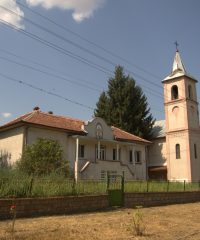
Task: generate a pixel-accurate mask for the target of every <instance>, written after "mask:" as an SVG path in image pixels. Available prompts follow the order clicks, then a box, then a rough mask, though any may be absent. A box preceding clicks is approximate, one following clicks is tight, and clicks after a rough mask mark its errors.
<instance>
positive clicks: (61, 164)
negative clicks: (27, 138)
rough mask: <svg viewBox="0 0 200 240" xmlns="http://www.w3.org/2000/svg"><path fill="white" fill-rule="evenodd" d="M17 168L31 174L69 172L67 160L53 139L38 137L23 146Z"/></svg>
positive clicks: (66, 173)
mask: <svg viewBox="0 0 200 240" xmlns="http://www.w3.org/2000/svg"><path fill="white" fill-rule="evenodd" d="M17 168H18V169H19V170H21V171H23V172H25V173H28V174H33V175H48V174H50V173H52V172H57V173H64V174H65V175H68V174H69V168H68V164H67V161H66V160H64V158H63V150H62V148H61V146H60V144H59V143H58V141H55V140H49V139H41V138H40V139H38V140H37V141H36V142H35V143H33V144H32V145H29V146H27V147H26V148H25V150H24V152H23V153H22V157H21V159H20V160H19V161H18V162H17Z"/></svg>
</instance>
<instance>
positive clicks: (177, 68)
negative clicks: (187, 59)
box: [162, 50, 197, 82]
mask: <svg viewBox="0 0 200 240" xmlns="http://www.w3.org/2000/svg"><path fill="white" fill-rule="evenodd" d="M182 76H187V77H189V78H191V79H193V80H194V81H196V82H197V80H196V79H195V78H194V77H193V76H191V75H190V74H188V73H187V71H186V68H185V66H184V64H183V61H182V59H181V56H180V53H179V51H178V50H177V51H176V54H175V57H174V62H173V66H172V72H171V74H170V75H169V76H167V77H166V78H165V79H164V80H163V81H162V82H165V81H167V80H171V79H174V78H177V77H182Z"/></svg>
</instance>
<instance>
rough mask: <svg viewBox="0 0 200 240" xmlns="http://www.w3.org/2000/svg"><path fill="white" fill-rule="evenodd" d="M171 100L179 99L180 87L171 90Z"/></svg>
mask: <svg viewBox="0 0 200 240" xmlns="http://www.w3.org/2000/svg"><path fill="white" fill-rule="evenodd" d="M171 98H172V100H175V99H178V87H177V86H176V85H173V86H172V88H171Z"/></svg>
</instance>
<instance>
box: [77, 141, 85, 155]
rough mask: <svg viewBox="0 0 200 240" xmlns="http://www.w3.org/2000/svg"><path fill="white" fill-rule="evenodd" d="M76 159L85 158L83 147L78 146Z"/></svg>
mask: <svg viewBox="0 0 200 240" xmlns="http://www.w3.org/2000/svg"><path fill="white" fill-rule="evenodd" d="M78 148H79V149H78V157H79V158H84V157H85V145H82V144H79V146H78Z"/></svg>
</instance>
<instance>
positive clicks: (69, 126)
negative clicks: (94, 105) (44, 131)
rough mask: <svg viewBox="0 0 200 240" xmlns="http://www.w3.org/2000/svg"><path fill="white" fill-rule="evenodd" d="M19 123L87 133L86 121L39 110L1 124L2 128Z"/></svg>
mask: <svg viewBox="0 0 200 240" xmlns="http://www.w3.org/2000/svg"><path fill="white" fill-rule="evenodd" d="M19 123H30V124H36V125H40V126H46V127H52V128H57V129H62V130H66V131H70V132H75V133H79V134H81V133H82V134H85V131H84V130H83V129H82V125H83V124H84V121H82V120H78V119H73V118H69V117H61V116H57V115H54V114H49V113H44V112H41V111H38V110H37V111H33V112H30V113H27V114H25V115H23V116H21V117H19V118H16V119H15V120H13V121H11V122H9V123H7V124H5V125H3V126H1V127H0V130H1V129H5V128H7V127H10V126H13V125H16V124H19Z"/></svg>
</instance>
